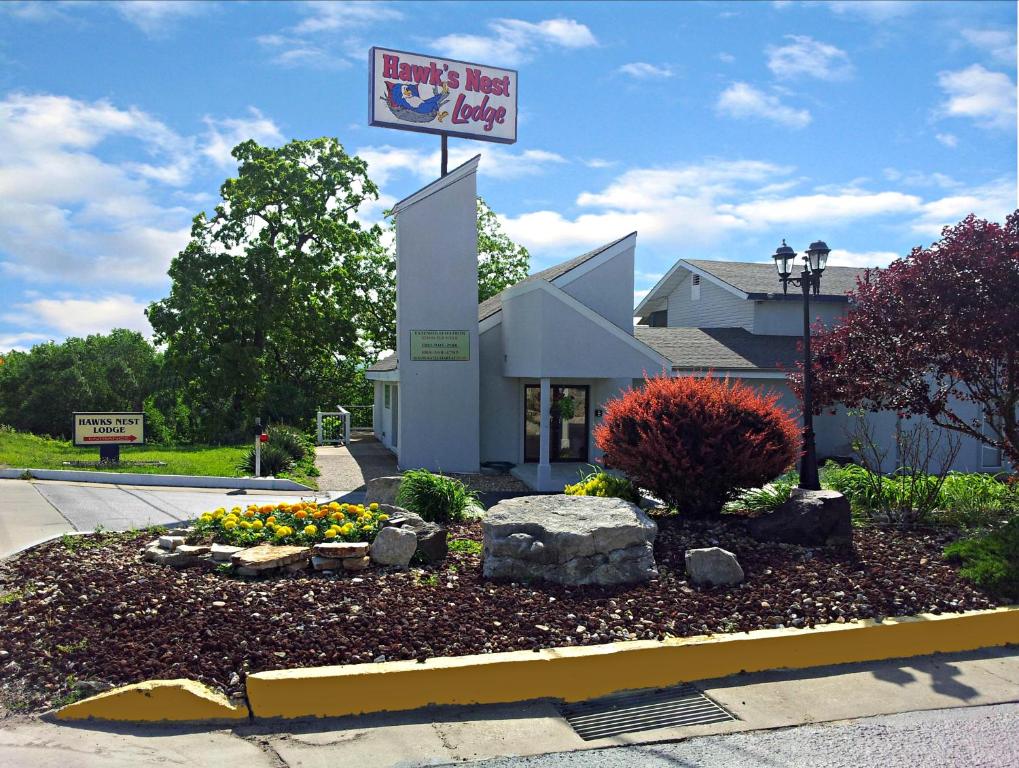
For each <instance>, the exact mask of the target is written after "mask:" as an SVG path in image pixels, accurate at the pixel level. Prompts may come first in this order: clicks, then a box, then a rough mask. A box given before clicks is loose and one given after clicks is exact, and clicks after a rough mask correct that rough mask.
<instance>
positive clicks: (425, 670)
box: [247, 607, 1019, 719]
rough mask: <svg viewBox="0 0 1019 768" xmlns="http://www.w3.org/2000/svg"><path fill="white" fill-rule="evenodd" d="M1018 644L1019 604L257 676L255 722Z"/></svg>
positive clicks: (568, 694)
mask: <svg viewBox="0 0 1019 768" xmlns="http://www.w3.org/2000/svg"><path fill="white" fill-rule="evenodd" d="M1012 644H1019V607H1009V608H998V609H994V610H990V611H975V612H972V613H966V614H953V615H933V614H921V615H919V616H906V617H901V618H894V619H885V620H884V621H882V622H877V621H874V620H867V621H863V622H858V623H856V624H826V625H823V626H818V627H816V628H814V629H765V630H756V631H753V632H748V633H743V634H738V635H706V636H701V637H689V638H675V639H666V640H664V641H660V642H659V641H647V640H638V641H628V642H620V643H612V644H609V645H602V646H582V647H567V648H551V649H544V650H541V651H538V652H532V651H511V652H508V653H492V654H481V655H474V656H461V657H455V658H440V659H429V660H428V661H427V662H425V663H423V664H421V663H417V662H414V661H394V662H382V663H379V664H351V665H344V666H334V667H318V668H310V669H290V670H278V671H272V672H258V673H256V674H253V675H249V676H248V679H247V693H248V705H249V707H250V708H251V713H252V716H253V717H255V718H282V719H292V718H301V717H342V716H345V715H357V714H367V713H370V712H384V711H398V710H409V709H418V708H420V707H425V706H429V705H442V704H451V705H468V704H505V703H510V702H518V701H528V700H533V699H559V700H563V701H583V700H586V699H593V698H598V697H600V696H606V695H609V694H612V693H617V692H620V691H626V690H639V689H643V688H662V687H667V686H672V685H678V684H679V683H684V682H693V681H696V680H706V679H711V678H718V677H727V676H729V675H733V674H737V673H740V672H762V671H765V670H773V669H806V668H810V667H819V666H826V665H830V664H847V663H852V662H861V661H880V660H885V659H895V658H907V657H910V656H925V655H928V654H932V653H945V652H959V651H971V650H976V649H978V648H991V647H995V646H1002V645H1012Z"/></svg>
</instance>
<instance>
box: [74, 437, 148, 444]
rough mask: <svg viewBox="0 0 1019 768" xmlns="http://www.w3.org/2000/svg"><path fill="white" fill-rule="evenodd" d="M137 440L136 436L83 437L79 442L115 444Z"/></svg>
mask: <svg viewBox="0 0 1019 768" xmlns="http://www.w3.org/2000/svg"><path fill="white" fill-rule="evenodd" d="M137 439H138V436H137V435H124V436H123V437H121V436H120V435H88V436H87V437H83V438H82V439H81V441H82V442H83V443H116V442H124V441H127V442H132V443H133V442H134V441H135V440H137Z"/></svg>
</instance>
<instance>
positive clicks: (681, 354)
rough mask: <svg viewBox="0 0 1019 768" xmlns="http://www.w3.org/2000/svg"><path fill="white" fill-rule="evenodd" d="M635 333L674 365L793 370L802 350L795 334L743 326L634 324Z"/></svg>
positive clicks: (682, 366)
mask: <svg viewBox="0 0 1019 768" xmlns="http://www.w3.org/2000/svg"><path fill="white" fill-rule="evenodd" d="M633 332H634V335H635V336H636V337H637V340H638V341H643V342H644V343H645V344H647V345H648V346H649V347H651V348H652V349H654V350H655V351H657V352H658V353H659V354H660V355H662V356H663V357H665V358H666V359H668V360H669V361H670V362H671V363H672V368H673V370H675V369H677V368H678V369H682V370H686V369H693V370H707V369H709V368H715V369H718V370H733V371H754V370H756V371H778V370H783V369H784V370H792V369H793V367H794V366H795V363H796V361H797V360H799V359H800V358H801V357H802V354H801V353H799V352H798V351H797V342H798V341H799V337H798V336H764V335H757V334H753V333H750V332H749V331H747V330H745V329H743V328H686V327H677V328H650V327H648V326H645V325H638V326H635V327H634V329H633Z"/></svg>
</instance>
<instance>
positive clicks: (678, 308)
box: [669, 274, 754, 331]
mask: <svg viewBox="0 0 1019 768" xmlns="http://www.w3.org/2000/svg"><path fill="white" fill-rule="evenodd" d="M691 277H692V275H690V274H687V276H686V277H685V278H684V279H683V281H682V282H681V283H680V284H679V285H678V286H677V287H676V289H675V290H674V291H673V292H672V293H671V294H669V327H670V328H745V329H747V330H748V331H750V330H753V327H754V303H753V302H752V301H747V300H746V299H741V298H740V297H739V296H736V295H734V294H732V293H730V292H729V291H727V290H726V289H724V288H720V287H719V286H717V285H715V284H714V283H713V282H711V281H710V280H708V279H707V278H701V286H700V288H701V297H700V299H697V300H696V301H695V300H693V299H691V298H690V278H691Z"/></svg>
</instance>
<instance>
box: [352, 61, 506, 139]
mask: <svg viewBox="0 0 1019 768" xmlns="http://www.w3.org/2000/svg"><path fill="white" fill-rule="evenodd" d="M369 58H370V60H369V69H370V71H371V88H370V92H371V106H370V112H369V114H370V115H371V124H372V125H376V126H382V127H386V128H399V129H402V130H405V131H421V132H424V133H436V134H440V135H446V136H459V137H461V138H465V139H479V140H481V141H496V142H499V143H502V144H512V143H514V142H515V141H516V140H517V73H516V71H515V70H512V69H499V68H498V67H489V66H486V65H484V64H470V63H468V62H465V61H456V60H454V59H439V58H436V57H434V56H422V55H421V54H417V53H407V52H406V51H394V50H389V49H387V48H372V49H371V53H370V57H369Z"/></svg>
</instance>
